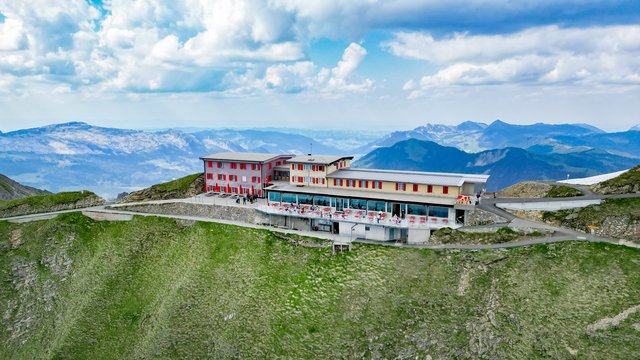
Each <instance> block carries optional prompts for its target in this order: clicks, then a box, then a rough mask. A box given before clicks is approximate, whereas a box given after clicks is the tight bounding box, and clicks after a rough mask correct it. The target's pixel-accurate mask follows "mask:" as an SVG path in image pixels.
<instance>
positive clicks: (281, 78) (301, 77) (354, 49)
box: [226, 43, 374, 93]
mask: <svg viewBox="0 0 640 360" xmlns="http://www.w3.org/2000/svg"><path fill="white" fill-rule="evenodd" d="M366 54H367V51H366V50H365V48H364V47H362V46H361V45H359V44H357V43H351V44H349V46H348V47H347V48H346V49H345V50H344V52H343V54H342V57H341V59H340V61H338V63H337V64H336V66H335V67H333V68H330V69H329V68H324V67H320V68H319V67H317V66H316V65H315V64H314V63H313V62H311V61H297V62H293V63H291V64H276V65H271V66H269V67H267V68H266V69H265V70H264V73H263V74H262V73H260V72H259V71H257V70H256V69H252V70H251V71H248V72H246V73H242V74H232V75H231V76H228V77H227V79H226V80H227V81H228V82H230V83H233V84H234V86H233V87H234V88H238V89H241V91H244V92H255V91H275V92H283V93H298V92H302V91H307V90H311V91H314V92H317V93H341V92H363V91H367V90H369V89H371V88H372V87H373V85H374V81H373V80H371V79H367V78H358V77H357V76H356V75H355V72H356V70H357V68H358V66H359V65H360V63H361V62H362V60H363V59H364V57H365V56H366Z"/></svg>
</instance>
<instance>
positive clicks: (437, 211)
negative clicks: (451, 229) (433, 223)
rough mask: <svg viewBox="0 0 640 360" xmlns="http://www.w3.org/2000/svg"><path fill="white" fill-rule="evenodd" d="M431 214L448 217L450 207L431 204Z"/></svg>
mask: <svg viewBox="0 0 640 360" xmlns="http://www.w3.org/2000/svg"><path fill="white" fill-rule="evenodd" d="M429 216H433V217H441V218H448V217H449V208H447V207H443V206H429Z"/></svg>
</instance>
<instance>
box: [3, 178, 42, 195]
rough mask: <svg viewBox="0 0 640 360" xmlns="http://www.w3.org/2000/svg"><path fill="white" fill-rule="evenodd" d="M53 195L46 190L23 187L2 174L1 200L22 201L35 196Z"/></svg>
mask: <svg viewBox="0 0 640 360" xmlns="http://www.w3.org/2000/svg"><path fill="white" fill-rule="evenodd" d="M44 194H51V193H50V192H48V191H46V190H40V189H36V188H32V187H31V186H25V185H22V184H20V183H18V182H16V181H14V180H12V179H10V178H8V177H6V176H4V175H2V174H0V200H13V199H20V198H24V197H28V196H33V195H44Z"/></svg>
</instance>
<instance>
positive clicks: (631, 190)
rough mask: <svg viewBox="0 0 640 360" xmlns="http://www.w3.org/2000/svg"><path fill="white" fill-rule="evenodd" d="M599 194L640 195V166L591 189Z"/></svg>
mask: <svg viewBox="0 0 640 360" xmlns="http://www.w3.org/2000/svg"><path fill="white" fill-rule="evenodd" d="M591 189H592V190H593V191H594V192H597V193H599V194H640V165H638V166H636V167H634V168H632V169H630V170H629V171H627V172H624V173H622V174H620V175H619V176H617V177H615V178H613V179H609V180H606V181H603V182H601V183H598V184H595V185H593V186H592V187H591Z"/></svg>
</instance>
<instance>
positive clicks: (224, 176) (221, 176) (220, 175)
mask: <svg viewBox="0 0 640 360" xmlns="http://www.w3.org/2000/svg"><path fill="white" fill-rule="evenodd" d="M226 177H227V176H226V175H224V174H218V180H226Z"/></svg>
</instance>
